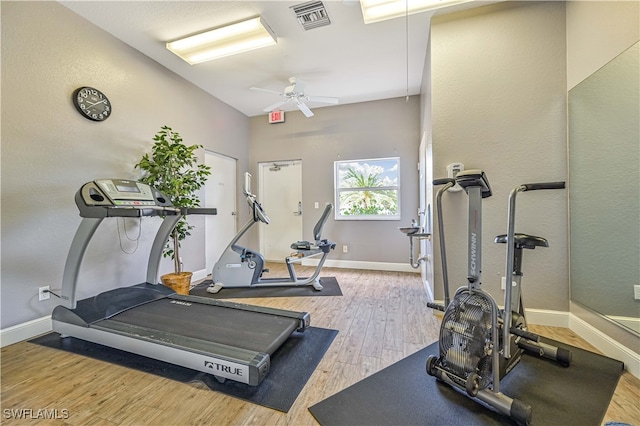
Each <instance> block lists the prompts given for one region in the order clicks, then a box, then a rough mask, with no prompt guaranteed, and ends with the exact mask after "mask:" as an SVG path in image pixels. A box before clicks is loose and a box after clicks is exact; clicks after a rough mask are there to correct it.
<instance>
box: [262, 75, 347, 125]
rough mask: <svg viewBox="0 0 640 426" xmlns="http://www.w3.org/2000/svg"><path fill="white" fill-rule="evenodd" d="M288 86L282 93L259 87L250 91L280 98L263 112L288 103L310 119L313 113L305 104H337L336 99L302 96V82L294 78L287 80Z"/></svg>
mask: <svg viewBox="0 0 640 426" xmlns="http://www.w3.org/2000/svg"><path fill="white" fill-rule="evenodd" d="M289 84H290V85H289V86H287V87H285V88H284V90H283V91H282V92H277V91H275V90H270V89H261V88H259V87H251V88H250V90H257V91H260V92H267V93H274V94H276V95H279V96H281V97H282V98H283V99H282V100H280V101H278V102H276V103H275V104H273V105H269V106H268V107H266V108H265V109H264V110H263V111H264V112H271V111H273V110H276V109H277V108H279V107H281V106H282V105H284V104H287V103H289V102H294V103H295V104H296V106H297V107H298V109H299V110H300V111H302V113H303V114H304V115H305V117H312V116H313V112H312V111H311V109H309V107H308V106H307V104H305V102H321V103H325V104H333V105H335V104H337V103H338V98H327V97H324V96H307V95H305V94H304V83H303V82H302V81H298V80H297V79H296V78H295V77H290V78H289Z"/></svg>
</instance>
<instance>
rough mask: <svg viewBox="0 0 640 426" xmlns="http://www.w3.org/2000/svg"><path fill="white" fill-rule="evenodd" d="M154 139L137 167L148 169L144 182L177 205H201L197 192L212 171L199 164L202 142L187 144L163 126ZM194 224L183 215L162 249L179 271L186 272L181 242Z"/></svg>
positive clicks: (171, 130)
mask: <svg viewBox="0 0 640 426" xmlns="http://www.w3.org/2000/svg"><path fill="white" fill-rule="evenodd" d="M153 140H154V141H155V143H154V144H153V147H152V148H151V152H150V153H147V154H144V155H143V156H142V159H141V160H140V162H139V163H138V164H136V165H135V167H136V168H139V169H140V170H142V171H144V175H143V176H142V178H141V179H140V182H143V183H146V184H147V185H150V186H152V187H154V188H156V189H157V190H159V191H160V192H162V193H163V194H165V195H166V196H167V197H169V199H170V200H171V202H172V203H173V205H174V206H175V207H187V208H191V207H198V206H199V205H200V199H199V197H198V195H197V193H196V191H198V190H199V189H200V188H201V187H202V186H203V185H204V184H205V182H206V180H207V178H208V177H209V175H210V174H211V167H209V166H207V165H205V164H198V157H197V156H196V154H195V151H196V150H197V149H199V148H202V145H190V146H186V145H184V144H183V141H182V138H181V137H180V134H179V133H178V132H175V131H173V129H172V128H171V127H169V126H162V128H161V130H160V131H159V132H158V133H156V135H155V136H154V138H153ZM192 229H193V226H192V225H189V223H188V222H187V217H186V216H183V217H182V218H181V219H180V220H179V221H178V223H177V224H176V226H175V228H173V230H172V231H171V234H170V236H169V240H167V243H166V245H165V247H164V250H163V252H162V254H163V256H164V257H171V258H172V259H173V263H174V269H175V272H176V273H180V272H182V265H181V263H180V242H181V241H182V240H184V239H185V238H187V237H188V236H189V235H191V233H190V231H191V230H192Z"/></svg>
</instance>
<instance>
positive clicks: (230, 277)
mask: <svg viewBox="0 0 640 426" xmlns="http://www.w3.org/2000/svg"><path fill="white" fill-rule="evenodd" d="M243 193H244V196H245V197H246V199H247V204H249V209H250V210H251V217H250V218H249V220H248V221H247V223H245V224H244V226H243V227H242V229H240V231H239V232H238V233H237V234H236V236H235V237H233V239H232V240H231V242H230V243H229V245H228V246H227V248H226V249H225V250H224V252H222V255H221V256H220V259H219V260H218V261H217V262H216V264H215V265H214V266H213V271H212V273H211V277H212V281H213V282H212V283H211V285H209V287H208V288H207V292H209V293H213V294H215V293H217V292H219V291H220V290H221V289H222V288H224V287H226V288H232V287H268V286H271V287H275V286H303V285H311V286H313V288H314V289H316V290H318V291H319V290H322V284H320V277H319V275H320V271H321V270H322V266H323V265H324V262H325V260H327V256H328V255H329V252H331V250H333V249H334V248H335V247H336V243H334V242H333V241H329V240H327V239H322V229H323V228H324V224H325V223H326V222H327V219H328V218H329V215H330V214H331V210H332V209H333V205H331V204H327V207H326V208H325V209H324V212H323V213H322V216H320V220H318V223H316V226H314V228H313V238H314V240H315V241H314V242H313V243H311V242H309V241H296V242H295V243H293V244H291V248H292V249H293V250H295V252H294V253H292V254H291V255H290V256H287V257H286V259H285V263H286V265H287V270H288V271H289V276H288V277H282V278H263V277H262V274H263V273H266V272H268V271H269V270H268V269H265V267H264V263H265V262H264V257H263V256H262V254H260V253H259V252H257V251H253V250H250V249H248V248H246V247H242V246H240V245H238V244H237V243H238V241H239V240H240V238H242V237H243V235H244V234H245V233H246V232H247V231H248V230H249V229H250V228H251V227H252V226H253V225H255V224H256V223H258V222H262V223H264V224H267V225H268V224H269V221H270V220H269V216H267V214H266V213H265V211H264V210H263V208H262V206H261V205H260V203H259V202H258V200H257V199H256V196H255V195H254V194H252V193H251V175H250V174H249V173H245V175H244V191H243ZM319 255H321V257H320V261H319V262H318V265H317V266H316V269H315V271H314V272H313V274H312V275H311V276H310V277H307V278H298V276H297V274H296V271H295V263H297V262H301V261H302V259H308V258H310V257H316V256H319Z"/></svg>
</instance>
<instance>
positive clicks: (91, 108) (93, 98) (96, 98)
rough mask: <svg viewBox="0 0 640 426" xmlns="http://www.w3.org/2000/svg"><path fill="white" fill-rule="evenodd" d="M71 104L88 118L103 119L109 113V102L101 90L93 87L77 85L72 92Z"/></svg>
mask: <svg viewBox="0 0 640 426" xmlns="http://www.w3.org/2000/svg"><path fill="white" fill-rule="evenodd" d="M72 99H73V105H74V106H75V107H76V109H77V110H78V112H79V113H80V114H81V115H82V116H83V117H84V118H88V119H89V120H93V121H104V120H106V119H107V118H109V116H110V115H111V102H109V98H107V96H106V95H105V94H104V93H102V92H101V91H99V90H97V89H94V88H93V87H79V88H77V89H76V90H75V91H74V92H73V98H72Z"/></svg>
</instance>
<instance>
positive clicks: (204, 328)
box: [104, 298, 298, 355]
mask: <svg viewBox="0 0 640 426" xmlns="http://www.w3.org/2000/svg"><path fill="white" fill-rule="evenodd" d="M104 321H106V322H121V323H123V324H127V325H134V326H140V327H146V328H151V329H158V330H162V331H164V332H168V333H173V334H176V335H180V336H186V337H193V338H196V339H202V340H209V339H211V338H212V336H214V337H215V342H216V343H220V344H225V345H229V346H235V347H238V348H242V349H248V350H252V351H256V352H264V353H267V354H269V355H271V354H273V352H274V351H275V350H276V349H277V348H278V347H280V345H281V344H282V342H284V341H285V340H286V339H287V338H288V337H289V336H290V335H291V333H292V332H293V331H294V330H295V329H296V327H297V325H298V320H297V319H294V318H286V317H281V316H277V315H271V314H266V313H260V312H249V311H241V310H237V309H233V308H226V307H222V306H211V305H206V304H201V303H193V302H184V301H181V300H175V299H171V298H167V299H160V300H155V301H153V302H149V303H146V304H144V305H140V306H137V307H135V308H133V309H129V310H127V311H124V312H122V313H120V314H118V315H115V316H113V317H111V318H109V319H108V320H104Z"/></svg>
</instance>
